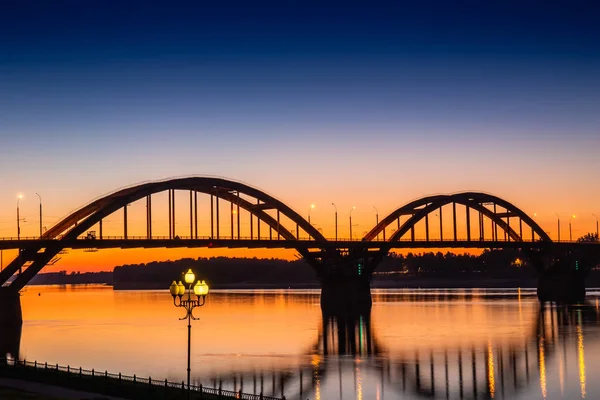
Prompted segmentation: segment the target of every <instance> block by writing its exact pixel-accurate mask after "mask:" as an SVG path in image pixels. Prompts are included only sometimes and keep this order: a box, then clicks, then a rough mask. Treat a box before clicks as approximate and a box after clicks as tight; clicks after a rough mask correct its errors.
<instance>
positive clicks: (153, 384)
mask: <svg viewBox="0 0 600 400" xmlns="http://www.w3.org/2000/svg"><path fill="white" fill-rule="evenodd" d="M2 368H9V369H10V370H13V371H17V370H20V371H21V370H29V371H35V372H36V373H42V374H43V373H44V372H45V373H46V374H47V376H46V378H48V377H50V376H51V375H53V374H54V375H55V374H57V373H58V374H61V375H65V377H66V378H67V381H69V382H75V381H77V379H80V380H81V379H86V380H88V381H89V380H90V379H93V380H98V381H99V382H103V383H108V382H110V383H112V384H113V385H116V386H118V387H128V388H131V387H137V388H139V389H145V390H148V389H150V390H152V389H163V390H169V391H171V392H174V391H179V392H180V393H185V395H187V392H188V390H189V391H190V392H191V394H192V397H193V398H194V399H204V398H207V399H208V398H214V399H219V398H232V399H242V400H285V396H283V397H282V398H277V397H271V396H264V395H263V394H262V393H261V394H251V393H242V391H241V390H239V391H233V390H225V389H222V388H220V387H219V388H211V387H205V386H202V385H199V386H195V385H190V386H189V388H188V386H187V385H186V384H185V382H183V381H182V382H181V383H179V382H169V381H168V380H166V379H165V380H159V379H152V377H148V378H143V377H139V376H137V375H133V376H129V375H123V374H121V373H118V374H114V373H110V372H108V371H104V372H102V371H96V370H94V369H91V370H90V369H84V368H81V367H79V368H73V367H71V366H68V365H67V366H66V367H65V366H62V365H58V364H48V363H47V362H45V363H39V362H37V361H33V362H31V361H27V360H15V359H9V358H0V373H1V370H2ZM28 378H30V376H28ZM67 386H68V385H67ZM100 387H102V385H100ZM90 389H91V388H90ZM88 390H89V389H88Z"/></svg>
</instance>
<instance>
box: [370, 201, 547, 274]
mask: <svg viewBox="0 0 600 400" xmlns="http://www.w3.org/2000/svg"><path fill="white" fill-rule="evenodd" d="M447 205H451V206H452V217H453V218H452V219H453V221H452V222H453V224H452V228H453V235H452V236H453V239H454V241H455V242H456V241H457V216H456V215H457V211H456V210H457V205H461V206H464V208H465V219H466V221H465V223H466V231H467V232H466V234H467V241H468V242H471V241H478V240H479V241H484V240H485V232H484V226H485V224H484V219H485V218H488V219H489V220H490V222H491V225H492V236H493V240H495V241H498V233H497V231H498V228H499V229H500V230H501V232H504V233H505V240H506V241H514V242H523V241H525V240H524V227H523V224H525V228H528V229H530V230H531V236H530V238H531V241H532V242H533V241H535V240H541V241H546V242H552V239H550V236H548V234H547V233H546V232H545V231H544V230H543V229H542V228H541V227H540V226H539V225H538V224H537V223H536V222H535V221H534V220H533V219H532V218H531V217H529V215H527V214H526V213H525V212H523V211H522V210H521V209H519V208H518V207H517V206H515V205H514V204H512V203H510V202H508V201H506V200H504V199H501V198H500V197H497V196H493V195H490V194H487V193H479V192H463V193H456V194H448V195H435V196H427V197H423V198H420V199H417V200H414V201H411V202H409V203H407V204H405V205H403V206H402V207H400V208H398V209H396V210H394V211H393V212H392V213H390V214H389V215H388V216H386V217H385V218H384V219H382V220H381V221H380V222H379V223H378V224H377V225H376V226H375V227H374V228H373V229H371V231H370V232H368V233H367V234H366V235H365V236H364V237H363V239H362V240H363V241H373V240H375V239H376V238H378V237H379V235H383V240H384V242H386V243H392V242H396V241H399V240H401V238H402V237H403V236H404V235H405V234H407V233H408V232H409V231H410V240H411V241H415V226H416V225H417V223H419V222H421V221H422V220H425V225H426V226H425V230H426V232H425V235H426V239H425V240H426V241H429V216H430V215H432V214H435V213H439V214H438V217H439V221H440V222H439V223H440V230H439V231H440V241H441V240H442V235H443V226H442V207H444V206H447ZM498 207H500V208H501V210H498ZM472 212H475V213H476V216H477V217H478V222H477V225H478V228H479V237H476V238H472V233H471V230H472V228H473V221H471V214H472ZM403 216H407V217H408V218H407V219H406V220H404V221H401V217H403ZM511 218H512V219H513V221H514V220H515V219H517V220H518V231H517V230H515V228H514V227H513V225H511V223H510V219H511ZM394 224H395V225H396V226H397V228H396V229H394V230H393V233H392V235H391V236H390V237H389V238H386V230H388V229H390V228H391V227H392V226H394ZM536 235H537V238H536ZM389 250H390V247H389V246H386V245H385V244H383V245H382V246H381V248H380V250H379V251H377V252H374V253H375V255H374V257H373V259H372V262H371V268H370V269H371V271H372V270H374V269H375V268H376V267H377V264H378V263H379V262H380V261H381V259H382V258H383V257H384V256H385V255H386V254H387V253H388V252H389Z"/></svg>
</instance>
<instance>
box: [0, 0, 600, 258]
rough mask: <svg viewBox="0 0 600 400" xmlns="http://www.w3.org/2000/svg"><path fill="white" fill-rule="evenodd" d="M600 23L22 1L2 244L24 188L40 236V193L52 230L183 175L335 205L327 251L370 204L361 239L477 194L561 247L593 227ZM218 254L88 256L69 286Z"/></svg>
mask: <svg viewBox="0 0 600 400" xmlns="http://www.w3.org/2000/svg"><path fill="white" fill-rule="evenodd" d="M417 3H418V4H417ZM598 21H600V7H599V6H598V5H597V4H594V3H593V2H579V1H571V2H540V3H537V2H522V1H521V2H516V1H515V2H512V1H498V2H495V1H491V2H490V1H486V2H483V1H461V2H434V1H423V2H406V3H403V2H393V3H387V2H378V1H364V2H353V1H344V2H336V1H327V2H322V1H294V0H285V1H284V0H282V1H261V0H258V1H244V2H238V1H218V2H217V1H211V2H189V3H185V2H180V3H178V4H177V5H174V4H169V3H167V2H165V3H159V2H151V1H120V2H117V1H51V2H49V1H6V2H3V3H2V6H1V7H0V38H1V39H0V236H16V199H17V194H19V193H22V194H23V195H24V198H23V199H22V200H21V202H20V207H21V215H22V216H23V217H25V218H26V221H25V222H23V224H22V234H23V235H24V236H34V235H35V234H37V232H38V216H37V212H38V198H37V196H36V195H35V193H36V192H37V193H39V194H40V195H41V196H42V198H43V202H44V214H45V215H44V226H48V227H50V226H51V225H52V224H53V223H55V222H57V221H58V220H59V219H60V218H61V217H63V216H65V215H66V214H68V213H69V211H71V210H73V209H76V208H78V207H80V206H82V205H84V204H85V203H87V202H89V201H91V200H92V199H94V198H97V197H99V196H101V195H102V194H105V193H107V192H111V191H113V190H115V189H117V188H119V187H123V186H128V185H132V184H134V183H137V182H141V181H147V180H156V179H164V178H167V177H171V176H183V175H218V176H224V177H227V178H230V179H233V180H240V181H243V182H246V183H248V184H250V185H253V186H256V187H258V188H260V189H262V190H264V191H266V192H268V193H270V194H273V195H274V196H276V197H278V198H280V199H281V200H283V201H284V202H286V203H287V204H289V205H290V206H291V207H292V208H294V209H296V210H297V211H298V212H299V213H301V214H302V215H304V216H305V217H306V214H307V211H308V208H309V205H310V204H311V203H315V204H316V208H315V209H314V210H313V211H312V212H311V218H312V220H313V221H314V222H315V224H319V225H320V226H321V227H322V229H323V230H324V232H325V234H326V236H333V208H332V206H331V202H335V203H336V204H337V207H338V210H339V212H340V221H343V223H346V221H347V217H348V211H349V209H350V208H351V207H352V206H353V205H354V206H356V207H357V208H356V210H355V211H354V212H353V218H354V219H355V221H356V224H358V227H357V228H356V230H357V231H360V232H361V233H362V232H363V231H366V230H369V229H370V228H371V227H372V226H373V225H374V222H375V221H374V218H375V217H374V210H373V209H372V208H371V207H372V206H375V207H377V208H378V209H379V212H380V217H383V216H384V215H386V214H388V213H389V212H391V211H392V210H393V209H395V208H397V207H398V206H400V205H402V204H404V203H406V202H408V201H409V200H411V199H414V198H418V197H422V196H424V195H427V194H433V193H446V192H458V191H465V190H474V191H484V192H489V193H493V194H495V195H498V196H500V197H502V198H505V199H507V200H509V201H511V202H513V203H514V204H516V205H517V206H519V207H520V208H522V209H523V210H524V211H525V212H527V213H530V214H533V213H537V215H538V222H539V223H540V224H541V225H542V226H543V227H544V229H546V230H547V231H548V232H550V233H551V235H552V236H553V237H554V236H556V216H555V215H554V213H558V214H559V215H561V217H562V218H564V224H565V226H566V224H567V223H568V219H569V216H570V215H573V214H575V215H577V219H576V221H574V223H573V224H574V225H573V232H574V235H575V236H580V235H582V234H584V233H586V232H590V231H595V221H596V220H595V218H594V217H593V216H592V214H593V213H595V214H598V215H600V200H599V199H600V183H599V178H600V165H599V161H598V157H599V154H600V24H599V22H598ZM165 218H166V212H165ZM183 218H184V219H185V216H183ZM132 223H136V222H135V221H132ZM341 223H342V222H340V224H341ZM139 224H140V227H141V229H142V230H143V229H144V221H143V220H142V219H140V221H139ZM165 226H166V225H165ZM563 234H565V233H563ZM7 254H8V252H5V260H4V264H6V263H7V262H8V259H7V257H8V258H12V257H9V256H8V255H7ZM211 254H215V255H216V254H217V253H216V252H214V251H212V252H210V251H208V250H185V251H176V252H172V251H171V252H166V251H155V250H148V251H128V252H123V251H116V250H115V251H106V252H100V253H93V254H84V253H81V252H71V253H70V254H69V255H68V256H66V257H65V258H64V259H63V260H61V262H60V263H59V264H57V265H56V266H54V267H53V268H52V270H56V269H70V268H76V269H83V270H85V269H109V268H112V266H114V265H118V264H121V263H124V262H134V261H137V260H139V261H145V260H152V259H156V258H178V257H180V256H192V257H197V256H206V255H211ZM218 254H221V253H218ZM227 254H243V255H246V254H250V253H247V252H239V251H238V252H228V253H227ZM286 254H289V253H286ZM264 255H266V256H269V255H279V253H273V252H271V253H269V252H264Z"/></svg>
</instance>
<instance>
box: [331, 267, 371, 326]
mask: <svg viewBox="0 0 600 400" xmlns="http://www.w3.org/2000/svg"><path fill="white" fill-rule="evenodd" d="M368 270H369V269H368V268H367V266H366V265H364V261H363V260H362V259H360V258H354V257H349V256H348V257H344V258H343V259H341V260H340V259H338V260H336V261H335V262H332V263H331V264H329V265H327V268H326V273H325V274H324V275H323V276H321V310H322V311H323V314H325V315H361V314H368V313H370V312H371V306H372V299H371V273H370V272H368Z"/></svg>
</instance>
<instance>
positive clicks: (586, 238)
mask: <svg viewBox="0 0 600 400" xmlns="http://www.w3.org/2000/svg"><path fill="white" fill-rule="evenodd" d="M577 241H578V242H579V243H597V242H598V234H597V233H586V234H585V235H583V236H582V237H580V238H579V239H577Z"/></svg>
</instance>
